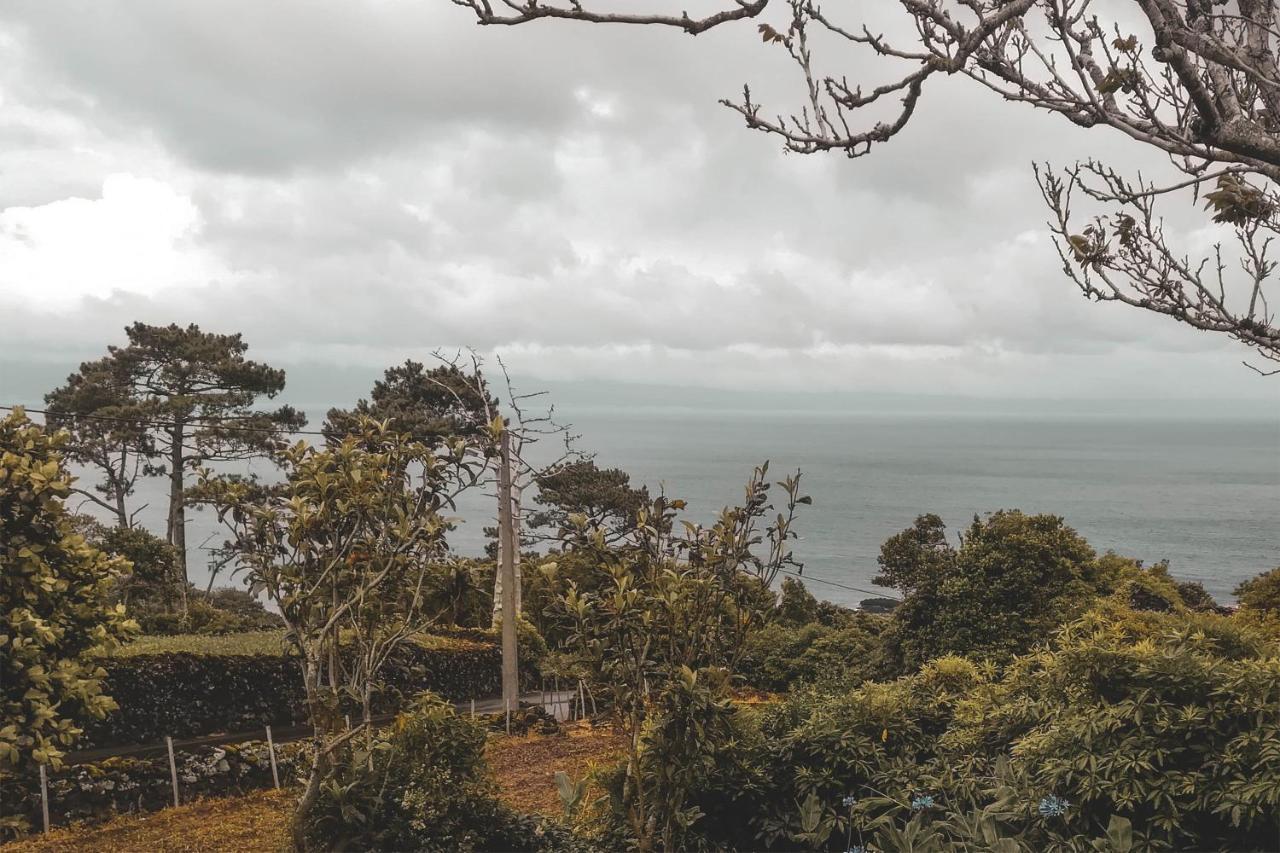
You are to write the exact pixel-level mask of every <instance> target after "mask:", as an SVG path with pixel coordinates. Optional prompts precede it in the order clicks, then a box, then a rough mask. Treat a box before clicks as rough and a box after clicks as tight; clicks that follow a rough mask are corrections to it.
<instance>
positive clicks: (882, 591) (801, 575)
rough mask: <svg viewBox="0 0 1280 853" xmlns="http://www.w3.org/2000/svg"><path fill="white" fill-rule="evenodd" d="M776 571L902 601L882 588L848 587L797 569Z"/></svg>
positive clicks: (850, 590)
mask: <svg viewBox="0 0 1280 853" xmlns="http://www.w3.org/2000/svg"><path fill="white" fill-rule="evenodd" d="M778 571H781V573H782V574H785V575H791V576H792V578H800V579H803V580H813V581H814V583H819V584H827V585H828V587H838V588H840V589H847V590H849V592H860V593H864V594H867V596H876V597H877V598H890V599H892V601H902V599H901V598H893V596H886V594H884V590H882V589H863V588H861V587H850V585H849V584H842V583H840V581H838V580H827V579H826V578H817V576H814V575H804V574H800V573H799V571H787V570H786V569H780V570H778Z"/></svg>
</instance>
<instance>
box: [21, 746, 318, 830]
mask: <svg viewBox="0 0 1280 853" xmlns="http://www.w3.org/2000/svg"><path fill="white" fill-rule="evenodd" d="M306 746H307V744H306V742H297V743H290V744H279V745H277V746H276V765H277V769H278V771H279V774H280V784H281V785H288V784H292V783H294V782H295V781H296V780H297V779H298V777H299V776H300V774H301V772H302V770H303V769H305V765H306V758H305V755H304V751H305V749H306ZM174 757H175V763H176V765H177V770H178V791H179V796H180V798H181V801H182V802H184V803H186V802H191V801H193V800H195V799H196V798H197V797H218V796H230V795H234V794H244V793H248V792H250V791H255V790H260V789H262V788H268V787H271V785H272V784H273V780H272V776H271V758H270V754H269V752H268V749H267V744H266V743H264V742H246V743H239V744H228V745H226V746H221V747H217V748H206V749H203V750H198V751H177V752H175V756H174ZM172 785H173V783H172V779H171V776H170V774H169V758H168V755H166V754H163V753H162V754H161V755H159V756H157V757H155V758H108V759H106V760H104V761H100V762H97V763H94V764H76V765H71V766H68V767H65V768H63V769H61V770H54V771H51V772H50V773H49V818H50V823H51V824H53V825H64V824H67V823H70V822H72V821H79V820H90V821H97V820H103V819H106V818H108V817H111V816H113V815H116V814H122V813H126V814H127V813H131V812H148V811H155V810H157V809H162V808H165V807H167V806H170V805H172V804H173V786H172ZM0 801H3V803H4V809H3V813H4V815H5V816H11V815H17V816H20V817H23V818H25V819H26V821H27V825H28V827H29V828H31V829H39V827H40V825H41V814H40V784H39V781H38V777H33V778H29V779H25V780H18V779H16V778H14V777H12V776H8V777H5V778H4V779H3V780H0Z"/></svg>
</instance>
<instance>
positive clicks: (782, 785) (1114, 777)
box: [748, 596, 1280, 851]
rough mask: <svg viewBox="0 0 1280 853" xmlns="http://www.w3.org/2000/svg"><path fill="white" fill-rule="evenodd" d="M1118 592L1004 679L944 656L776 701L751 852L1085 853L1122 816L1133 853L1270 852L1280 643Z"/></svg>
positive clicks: (1277, 776)
mask: <svg viewBox="0 0 1280 853" xmlns="http://www.w3.org/2000/svg"><path fill="white" fill-rule="evenodd" d="M1121 597H1122V596H1117V597H1113V598H1112V599H1110V600H1108V601H1106V602H1104V603H1102V604H1101V605H1100V606H1099V607H1098V608H1097V609H1095V610H1094V611H1092V612H1090V613H1088V614H1086V615H1085V616H1084V617H1082V618H1080V619H1078V620H1076V621H1074V622H1072V623H1070V624H1068V625H1067V626H1065V627H1064V628H1063V629H1062V630H1061V631H1060V632H1059V633H1058V634H1057V636H1056V637H1055V638H1054V640H1053V641H1052V643H1051V644H1050V645H1049V646H1047V647H1045V648H1043V649H1040V650H1038V651H1035V652H1033V653H1031V654H1028V655H1024V656H1021V657H1019V658H1017V659H1015V660H1014V661H1013V662H1012V663H1011V664H1010V665H1009V666H1008V667H1007V668H1006V669H1005V670H1004V672H1003V673H1002V674H999V675H997V673H996V670H995V668H994V667H993V666H991V665H989V664H987V665H977V664H974V663H972V662H970V661H967V660H964V659H959V658H943V659H938V660H935V661H933V662H931V663H929V664H927V665H925V666H924V667H923V668H922V669H921V670H920V672H919V673H917V674H915V675H912V676H908V677H904V678H900V679H898V680H896V681H893V682H889V683H885V684H880V683H868V684H865V685H863V686H862V687H861V688H859V689H857V690H854V691H851V692H844V693H831V692H823V691H818V690H799V691H796V692H795V693H794V694H793V695H792V696H790V697H789V698H788V699H787V700H786V701H785V702H783V703H781V704H779V705H777V706H774V707H771V708H768V709H766V710H765V711H764V712H763V713H762V715H761V731H762V735H763V737H762V739H761V741H760V743H761V744H762V746H761V749H760V751H759V752H758V753H757V754H755V755H754V756H752V757H750V758H749V759H748V761H749V763H750V764H751V765H753V766H754V767H756V768H758V770H759V771H760V772H759V773H758V775H757V776H756V777H754V778H756V779H757V780H759V779H763V780H765V783H766V784H765V787H764V788H763V789H762V790H761V791H760V793H759V807H758V812H759V817H758V818H757V819H756V822H755V825H754V832H755V837H756V838H757V839H758V840H759V843H760V844H762V845H768V846H771V847H773V848H776V849H795V848H797V847H805V848H809V849H813V848H815V847H816V848H819V849H829V850H835V849H844V845H846V844H848V843H849V838H850V835H852V837H853V840H854V841H857V842H858V843H862V844H868V843H870V844H872V845H873V846H875V845H878V847H876V849H907V848H904V847H902V845H904V844H906V845H908V846H909V848H910V849H918V850H939V851H942V850H953V849H975V850H976V849H982V850H986V849H1009V850H1030V851H1035V850H1048V849H1063V850H1088V849H1099V848H1095V847H1093V846H1092V845H1094V844H1095V843H1103V842H1101V841H1100V839H1103V838H1104V837H1106V836H1107V835H1108V833H1109V832H1110V831H1111V830H1112V829H1114V826H1115V825H1116V824H1114V822H1115V821H1120V822H1122V823H1123V822H1124V821H1128V822H1129V824H1130V826H1131V834H1132V838H1133V848H1134V849H1135V850H1262V849H1271V848H1273V847H1274V846H1275V844H1276V842H1277V840H1280V824H1278V823H1277V815H1278V814H1280V702H1277V697H1278V696H1280V643H1278V642H1277V640H1276V638H1275V637H1274V636H1270V635H1268V634H1267V633H1266V631H1265V630H1263V628H1261V627H1260V626H1259V625H1257V624H1256V623H1254V622H1251V621H1249V620H1246V619H1241V618H1239V617H1225V616H1222V615H1218V614H1200V613H1193V612H1188V611H1186V610H1185V609H1178V610H1174V611H1169V612H1157V611H1153V610H1141V611H1139V610H1133V609H1131V608H1129V607H1127V606H1126V605H1125V604H1124V603H1123V602H1122V601H1121V600H1119V599H1120V598H1121ZM772 768H786V771H785V772H781V773H779V772H770V770H771V769H772ZM845 797H852V798H854V799H855V800H856V802H855V803H853V804H852V805H849V806H846V805H845V803H844V798H845ZM859 839H861V840H859ZM1002 839H1007V842H1006V841H1003V840H1002ZM997 842H998V843H999V844H1000V846H997ZM1101 849H1107V848H1105V847H1103V848H1101Z"/></svg>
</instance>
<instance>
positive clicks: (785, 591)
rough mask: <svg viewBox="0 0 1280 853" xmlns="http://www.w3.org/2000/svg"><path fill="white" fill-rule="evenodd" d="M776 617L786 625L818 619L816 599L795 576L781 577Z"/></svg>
mask: <svg viewBox="0 0 1280 853" xmlns="http://www.w3.org/2000/svg"><path fill="white" fill-rule="evenodd" d="M776 618H777V620H778V621H779V622H782V623H783V624H786V625H807V624H809V623H811V622H817V621H818V599H817V598H815V597H814V595H813V593H811V592H809V590H808V589H806V588H805V585H804V583H803V582H802V581H800V580H799V579H797V578H783V579H782V592H781V594H780V595H779V596H778V609H777V611H776Z"/></svg>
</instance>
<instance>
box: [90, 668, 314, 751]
mask: <svg viewBox="0 0 1280 853" xmlns="http://www.w3.org/2000/svg"><path fill="white" fill-rule="evenodd" d="M102 666H103V669H104V670H105V671H106V680H105V684H106V685H107V688H108V689H109V690H111V691H112V693H113V694H114V695H115V698H116V701H117V703H118V704H119V705H120V709H119V710H118V711H117V712H116V713H115V714H112V716H111V717H110V718H109V719H107V720H102V721H92V722H91V723H89V724H87V725H86V731H85V737H84V741H83V744H82V745H83V746H86V747H88V746H94V747H102V746H115V745H132V744H146V743H154V742H156V741H158V740H162V739H163V738H164V737H165V735H168V736H170V737H175V738H184V737H195V736H197V735H204V734H211V733H213V732H241V731H252V730H254V729H260V728H262V727H263V726H265V725H275V726H285V725H295V724H299V723H303V722H305V721H306V719H307V713H306V704H305V702H304V700H303V695H302V678H301V675H300V671H299V669H298V663H297V661H296V660H295V659H293V658H291V657H288V656H285V655H284V654H281V655H279V656H276V657H273V656H269V655H202V654H190V653H185V652H173V653H169V654H159V655H133V656H130V657H121V658H109V659H105V660H103V661H102Z"/></svg>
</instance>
